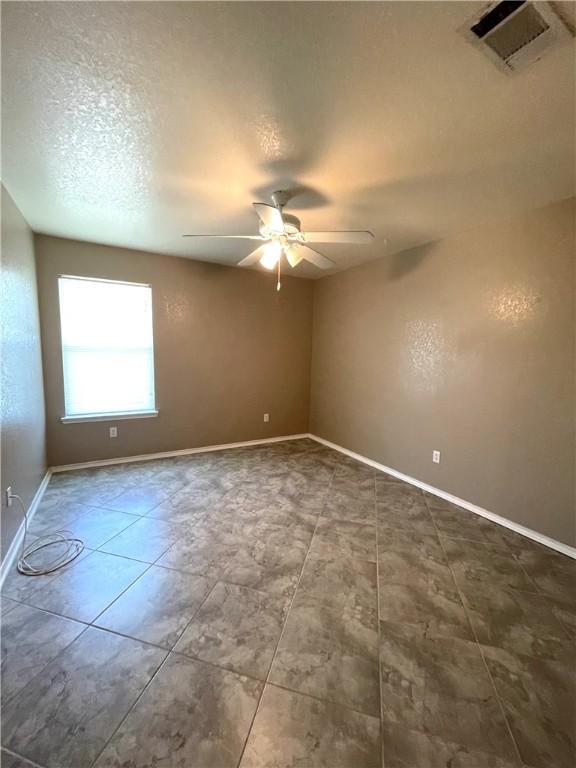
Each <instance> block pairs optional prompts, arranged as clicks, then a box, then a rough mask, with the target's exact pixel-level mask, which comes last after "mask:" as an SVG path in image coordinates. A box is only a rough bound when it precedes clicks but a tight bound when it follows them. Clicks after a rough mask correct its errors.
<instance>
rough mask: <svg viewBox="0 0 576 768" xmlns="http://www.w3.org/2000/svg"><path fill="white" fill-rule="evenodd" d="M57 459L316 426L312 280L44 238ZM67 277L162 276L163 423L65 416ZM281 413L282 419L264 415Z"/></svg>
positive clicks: (42, 271) (46, 353)
mask: <svg viewBox="0 0 576 768" xmlns="http://www.w3.org/2000/svg"><path fill="white" fill-rule="evenodd" d="M35 243H36V261H37V269H38V286H39V295H40V312H41V322H42V341H43V359H44V378H45V385H46V420H47V440H48V461H49V463H50V464H51V465H59V464H67V463H75V462H82V461H90V460H96V459H106V458H113V457H116V456H131V455H137V454H145V453H155V452H159V451H171V450H177V449H182V448H194V447H197V446H203V445H212V444H217V443H227V442H234V441H239V440H251V439H257V438H262V437H273V436H278V435H289V434H293V433H299V432H306V431H307V430H308V414H309V393H310V349H311V324H312V284H311V283H310V282H309V281H307V280H300V279H296V278H288V277H286V278H284V279H283V281H282V290H281V291H280V293H277V292H276V290H275V280H274V277H273V276H272V275H269V274H262V273H259V272H256V271H252V270H243V269H237V268H231V267H222V266H216V265H213V264H203V263H200V262H194V261H190V260H187V259H183V258H175V257H171V256H162V255H157V254H151V253H142V252H138V251H130V250H124V249H120V248H110V247H107V246H101V245H93V244H89V243H82V242H76V241H73V240H62V239H58V238H53V237H45V236H42V235H37V236H36V239H35ZM59 274H71V275H84V276H90V277H101V278H109V279H114V280H127V281H133V282H143V283H150V284H151V285H152V301H153V308H154V309H153V311H154V357H155V378H156V405H157V408H158V409H159V411H160V415H159V416H158V418H156V419H141V420H130V421H118V422H117V425H118V438H116V439H110V438H109V437H108V429H109V426H110V424H109V423H103V422H96V423H90V424H62V423H61V422H60V417H61V416H62V415H63V414H64V397H63V386H62V355H61V348H60V325H59V312H58V290H57V277H58V275H59ZM265 412H268V413H270V423H269V424H265V423H264V422H263V414H264V413H265Z"/></svg>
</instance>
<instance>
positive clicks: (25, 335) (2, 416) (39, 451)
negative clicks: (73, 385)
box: [0, 187, 46, 558]
mask: <svg viewBox="0 0 576 768" xmlns="http://www.w3.org/2000/svg"><path fill="white" fill-rule="evenodd" d="M0 308H1V310H0V323H1V330H0V339H1V344H0V346H1V349H0V360H1V363H0V390H1V392H0V403H1V409H0V432H1V454H2V461H1V465H2V466H1V472H0V475H1V478H2V479H1V483H0V485H1V491H2V537H1V538H2V558H3V557H4V555H5V554H6V551H7V549H8V547H9V546H10V543H11V541H12V539H13V538H14V535H15V534H16V532H17V530H18V527H19V526H20V523H21V522H22V510H21V509H20V507H19V506H18V505H17V503H16V502H15V503H14V504H13V506H12V507H11V508H10V509H8V508H7V507H6V501H5V490H6V488H7V487H8V486H11V487H12V490H13V492H14V493H17V494H18V495H19V496H20V497H21V498H22V500H23V501H24V503H25V505H26V508H28V507H29V505H30V502H31V501H32V499H33V498H34V494H35V493H36V491H37V489H38V486H39V485H40V482H41V480H42V477H43V475H44V472H45V471H46V457H45V439H44V390H43V386H42V361H41V355H40V328H39V324H38V297H37V293H36V269H35V265H34V245H33V236H32V232H31V231H30V229H29V228H28V225H27V224H26V222H25V221H24V219H23V217H22V215H21V213H20V211H19V210H18V208H17V207H16V205H15V204H14V202H13V200H12V198H11V197H10V196H9V195H8V193H7V192H6V190H5V189H4V187H2V257H1V260H0Z"/></svg>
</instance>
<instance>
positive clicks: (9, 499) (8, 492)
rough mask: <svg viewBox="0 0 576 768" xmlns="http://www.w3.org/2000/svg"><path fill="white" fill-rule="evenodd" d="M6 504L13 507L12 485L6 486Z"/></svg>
mask: <svg viewBox="0 0 576 768" xmlns="http://www.w3.org/2000/svg"><path fill="white" fill-rule="evenodd" d="M6 506H7V507H11V506H12V486H11V485H9V486H8V488H6Z"/></svg>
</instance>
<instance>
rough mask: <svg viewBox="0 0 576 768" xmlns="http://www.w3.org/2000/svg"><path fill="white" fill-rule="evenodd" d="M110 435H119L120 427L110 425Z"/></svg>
mask: <svg viewBox="0 0 576 768" xmlns="http://www.w3.org/2000/svg"><path fill="white" fill-rule="evenodd" d="M110 437H118V427H110Z"/></svg>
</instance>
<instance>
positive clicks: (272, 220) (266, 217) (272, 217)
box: [252, 203, 284, 234]
mask: <svg viewBox="0 0 576 768" xmlns="http://www.w3.org/2000/svg"><path fill="white" fill-rule="evenodd" d="M252 205H253V206H254V210H255V211H256V213H257V214H258V217H259V219H260V221H261V222H262V224H264V226H265V227H267V228H268V229H269V230H270V231H271V232H276V233H278V234H282V233H283V232H284V221H283V220H282V214H281V213H280V211H279V210H278V208H275V207H274V206H273V205H268V203H252Z"/></svg>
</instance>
